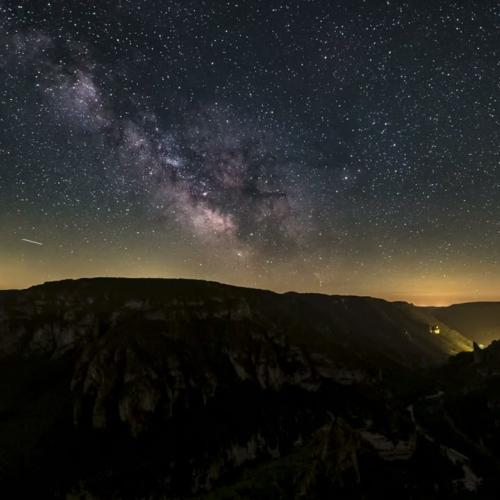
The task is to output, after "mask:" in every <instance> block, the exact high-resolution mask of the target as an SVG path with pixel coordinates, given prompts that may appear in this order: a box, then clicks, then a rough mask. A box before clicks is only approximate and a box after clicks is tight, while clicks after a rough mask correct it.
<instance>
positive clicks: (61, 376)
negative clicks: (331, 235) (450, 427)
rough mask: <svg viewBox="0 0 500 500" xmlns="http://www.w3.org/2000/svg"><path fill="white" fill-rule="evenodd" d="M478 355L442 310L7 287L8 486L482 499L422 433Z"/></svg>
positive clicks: (174, 292)
mask: <svg viewBox="0 0 500 500" xmlns="http://www.w3.org/2000/svg"><path fill="white" fill-rule="evenodd" d="M429 324H439V325H440V327H441V328H440V330H441V334H440V335H433V334H430V333H429ZM471 349H472V343H471V342H470V341H469V340H468V339H466V338H465V337H464V336H462V335H461V334H460V333H459V332H458V331H456V330H453V329H452V328H450V327H448V326H447V325H446V324H445V323H443V322H440V321H439V320H438V319H437V318H436V317H435V316H434V315H432V314H431V313H430V312H429V311H426V310H422V309H418V308H415V307H413V306H411V305H409V304H405V303H389V302H385V301H383V300H378V299H372V298H364V297H336V296H325V295H312V294H296V293H289V294H275V293H271V292H266V291H260V290H252V289H243V288H237V287H231V286H227V285H220V284H217V283H208V282H200V281H189V280H121V279H92V280H77V281H63V282H57V283H48V284H45V285H41V286H37V287H33V288H31V289H29V290H25V291H9V292H0V485H1V488H0V489H3V490H4V491H11V492H13V494H15V495H17V496H18V497H21V498H22V497H23V496H29V495H35V496H39V495H40V494H41V493H40V492H42V493H43V495H45V496H47V497H51V498H82V497H83V498H99V499H101V498H102V499H105V498H188V497H196V498H201V497H207V498H331V495H335V494H339V492H340V494H344V495H347V494H349V495H352V496H355V497H356V496H357V497H359V498H369V497H370V496H367V495H370V494H375V493H377V494H379V493H380V494H382V493H384V492H385V493H387V492H393V493H398V492H399V493H400V494H402V492H413V493H412V494H413V495H414V496H413V497H414V498H421V497H422V496H421V495H424V494H425V495H427V496H424V497H425V498H430V497H432V495H435V496H436V497H437V496H439V495H443V494H446V495H455V496H456V495H462V494H468V492H470V491H479V490H480V489H481V488H483V489H484V485H483V484H484V483H483V482H482V476H480V475H479V473H477V471H473V468H472V466H471V467H469V465H467V467H468V468H465V466H464V464H463V463H462V462H460V460H459V459H457V458H456V456H455V455H453V453H455V451H456V450H455V449H454V448H453V447H452V446H451V444H450V445H448V444H447V445H444V444H443V445H441V444H438V442H439V439H438V438H436V437H432V440H434V441H432V440H427V437H426V436H427V435H428V434H427V433H428V432H430V431H427V430H426V431H425V432H424V431H423V430H422V429H423V428H424V427H422V425H423V424H422V423H421V420H426V419H428V413H429V411H427V410H426V411H423V410H422V401H427V400H426V399H425V397H426V395H428V393H429V392H431V391H434V390H435V389H436V381H435V380H434V379H433V376H434V375H433V374H435V373H437V372H436V370H442V368H440V367H441V366H443V364H444V363H445V362H446V360H447V359H448V357H449V356H450V355H453V354H457V353H459V352H461V351H470V350H471ZM460 356H464V355H460ZM470 356H472V354H471V355H470ZM476 357H477V356H476ZM439 373H441V372H439ZM443 373H445V372H443ZM446 376H448V375H446ZM410 410H411V411H410ZM417 413H418V415H417ZM421 414H422V415H421ZM416 415H417V416H416ZM457 425H458V424H457ZM439 446H444V448H440V447H439ZM448 449H450V450H454V451H453V452H448V451H447V450H448ZM443 450H444V451H443ZM456 452H457V453H460V452H458V451H456ZM492 453H493V452H492ZM450 457H451V458H450ZM464 460H465V459H464ZM467 460H469V459H468V458H467ZM436 464H439V467H441V468H442V470H441V469H436V467H435V465H436ZM387 474H390V475H391V476H392V475H394V480H393V481H392V482H390V483H387V482H384V481H381V480H380V478H381V477H382V476H381V475H387ZM422 474H425V480H423V479H422V478H421V477H419V475H422ZM471 477H472V479H471ZM26 478H29V481H27V480H26ZM271 485H272V486H271ZM485 491H486V490H485ZM419 495H420V496H419ZM422 498H423V497H422Z"/></svg>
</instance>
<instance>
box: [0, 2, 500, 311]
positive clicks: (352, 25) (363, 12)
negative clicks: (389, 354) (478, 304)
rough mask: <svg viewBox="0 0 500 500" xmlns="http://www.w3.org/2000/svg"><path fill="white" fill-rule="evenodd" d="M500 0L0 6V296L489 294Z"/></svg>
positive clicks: (495, 238)
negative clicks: (105, 285)
mask: <svg viewBox="0 0 500 500" xmlns="http://www.w3.org/2000/svg"><path fill="white" fill-rule="evenodd" d="M499 48H500V4H499V3H498V1H489V0H470V1H446V0H443V1H436V0H415V1H396V0H388V1H385V0H384V1H378V0H342V1H335V0H290V1H284V0H252V1H250V0H227V1H225V0H113V1H108V0H99V1H97V0H92V1H91V0H89V1H85V2H82V1H76V0H44V1H37V2H34V1H33V0H27V1H23V0H16V1H11V0H0V288H18V287H26V286H29V285H32V284H35V283H40V282H43V281H48V280H55V279H62V278H67V277H74V278H76V277H81V276H133V277H135V276H151V277H152V276H154V277H187V278H200V279H210V280H216V281H222V282H228V283H233V284H238V285H245V286H253V287H259V288H270V289H273V290H277V291H285V290H299V291H314V292H322V293H339V294H356V295H374V296H379V297H384V298H388V299H391V300H392V299H394V300H395V299H403V300H409V301H412V302H415V303H419V304H446V303H451V302H459V301H468V300H495V299H496V300H500V154H499V146H500V116H499V102H498V100H499V96H500V92H499V91H500V88H499V82H500V62H499V61H500V59H499Z"/></svg>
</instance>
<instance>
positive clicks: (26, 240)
mask: <svg viewBox="0 0 500 500" xmlns="http://www.w3.org/2000/svg"><path fill="white" fill-rule="evenodd" d="M21 241H25V242H26V243H31V244H32V245H38V246H40V247H41V246H43V243H40V242H39V241H33V240H28V239H26V238H21Z"/></svg>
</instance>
